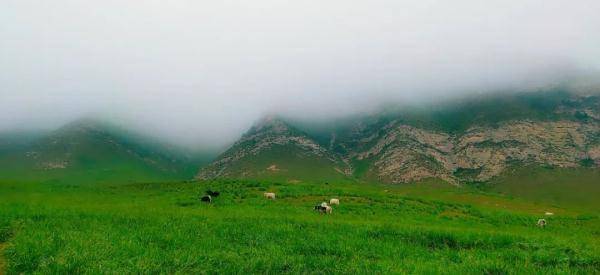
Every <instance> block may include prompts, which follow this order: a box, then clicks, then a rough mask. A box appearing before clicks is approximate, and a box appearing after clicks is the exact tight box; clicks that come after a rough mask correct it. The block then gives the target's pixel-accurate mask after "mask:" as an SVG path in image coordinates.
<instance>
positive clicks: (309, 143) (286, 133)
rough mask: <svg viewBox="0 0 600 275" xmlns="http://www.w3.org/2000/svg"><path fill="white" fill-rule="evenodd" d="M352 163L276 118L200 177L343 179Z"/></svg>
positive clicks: (258, 126)
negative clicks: (344, 160)
mask: <svg viewBox="0 0 600 275" xmlns="http://www.w3.org/2000/svg"><path fill="white" fill-rule="evenodd" d="M349 173H350V170H349V166H348V165H347V164H346V163H344V162H343V160H342V159H341V158H340V157H338V156H337V155H335V154H332V153H331V152H329V151H328V150H327V149H326V148H325V147H323V146H321V145H319V144H318V143H317V142H315V141H314V140H313V139H312V138H310V137H309V136H308V135H306V134H305V133H303V132H302V131H300V130H298V129H296V128H294V127H292V126H290V125H289V124H287V123H285V122H284V121H282V120H280V119H278V118H276V117H267V118H265V119H263V120H262V121H260V122H259V123H257V124H256V125H254V126H253V127H252V128H251V129H250V130H249V131H248V132H247V133H246V134H245V135H244V136H243V137H242V138H241V139H240V140H239V141H238V142H236V143H235V144H234V145H233V146H232V147H231V148H230V149H229V150H227V151H226V152H225V153H223V154H222V155H221V156H220V157H219V158H218V159H217V160H216V161H214V162H213V163H212V164H210V165H209V166H208V167H205V168H203V169H202V170H201V171H200V172H199V173H198V175H197V178H200V179H209V178H216V177H226V178H236V177H241V178H269V179H287V180H302V179H310V178H320V179H322V180H327V179H341V178H344V177H346V176H347V175H348V174H349Z"/></svg>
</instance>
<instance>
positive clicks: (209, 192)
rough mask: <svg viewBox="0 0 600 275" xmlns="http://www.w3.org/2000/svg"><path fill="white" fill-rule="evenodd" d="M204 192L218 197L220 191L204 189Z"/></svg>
mask: <svg viewBox="0 0 600 275" xmlns="http://www.w3.org/2000/svg"><path fill="white" fill-rule="evenodd" d="M206 194H207V195H209V196H211V197H218V196H219V195H221V193H220V192H217V191H212V190H206Z"/></svg>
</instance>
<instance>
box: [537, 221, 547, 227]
mask: <svg viewBox="0 0 600 275" xmlns="http://www.w3.org/2000/svg"><path fill="white" fill-rule="evenodd" d="M537 226H539V227H541V228H544V227H546V220H545V219H539V220H538V222H537Z"/></svg>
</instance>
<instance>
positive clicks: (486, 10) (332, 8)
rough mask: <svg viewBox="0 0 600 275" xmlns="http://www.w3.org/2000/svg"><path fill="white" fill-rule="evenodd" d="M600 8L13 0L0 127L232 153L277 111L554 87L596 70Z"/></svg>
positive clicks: (588, 4) (307, 113)
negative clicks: (113, 125)
mask: <svg viewBox="0 0 600 275" xmlns="http://www.w3.org/2000/svg"><path fill="white" fill-rule="evenodd" d="M598 10H600V2H598V1H562V0H561V1H559V0H544V1H540V0H538V1H533V0H521V1H512V0H509V1H459V2H456V1H454V2H444V1H364V2H362V3H353V2H351V1H339V0H334V1H313V0H309V1H296V2H293V3H291V2H288V1H276V0H264V1H214V2H207V1H184V0H178V1H158V0H150V1H143V2H138V1H95V2H93V3H91V2H86V1H66V0H56V1H45V2H40V1H30V0H8V1H4V2H3V5H2V9H0V41H2V42H0V72H2V73H0V110H2V111H1V112H0V114H1V117H0V129H9V128H15V127H21V128H23V127H44V128H53V127H58V126H59V125H61V124H63V123H66V122H68V121H70V120H73V119H76V118H78V117H81V116H85V115H90V114H99V115H101V116H104V117H108V118H110V119H113V120H118V121H121V122H122V123H124V124H131V125H134V127H138V128H141V129H144V130H147V131H148V132H152V133H155V134H157V135H160V136H162V137H166V138H169V139H171V140H174V141H177V142H179V143H182V144H186V145H198V144H204V145H215V146H222V145H224V144H227V143H229V142H231V141H233V140H235V139H236V138H237V137H238V136H239V135H240V134H241V133H242V132H243V131H244V130H245V129H246V128H247V127H249V125H250V124H251V123H252V122H253V121H255V120H256V119H258V118H259V117H260V116H262V115H264V114H268V113H281V114H284V115H288V116H295V117H301V118H307V119H308V118H312V119H314V118H335V117H340V116H346V115H350V114H355V113H357V112H364V111H369V110H372V109H373V108H376V107H377V106H379V105H381V104H383V103H390V102H399V103H406V102H423V101H429V100H436V99H439V98H444V97H452V96H457V95H464V94H466V93H474V92H489V91H497V90H505V89H520V88H524V87H535V86H544V85H551V84H554V83H558V82H561V81H565V80H569V79H571V78H573V77H577V76H578V75H582V74H587V75H589V74H590V73H591V74H595V73H596V72H597V71H598V70H599V69H600V47H598V45H600V35H598V33H599V32H600V19H599V17H598V16H597V11H598ZM596 75H597V74H596Z"/></svg>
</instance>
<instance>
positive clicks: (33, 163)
mask: <svg viewBox="0 0 600 275" xmlns="http://www.w3.org/2000/svg"><path fill="white" fill-rule="evenodd" d="M13 136H14V135H13ZM17 136H18V135H17ZM1 140H5V144H6V145H5V146H4V148H6V149H5V150H4V152H3V153H2V154H0V166H1V167H0V171H1V172H2V173H0V175H1V177H2V178H3V179H19V180H28V179H30V180H38V179H43V180H58V181H68V182H79V181H81V182H109V181H113V180H125V181H145V180H154V179H186V178H191V177H192V176H193V174H194V171H195V170H196V169H197V166H198V165H200V162H199V161H195V159H194V157H195V156H192V155H189V154H186V153H185V152H184V151H183V150H181V149H178V148H176V147H174V146H171V145H166V144H164V143H161V142H158V141H155V140H152V139H150V138H148V137H145V136H143V135H140V134H137V133H135V132H131V131H127V130H124V129H121V128H118V127H115V126H113V125H111V124H108V123H104V122H100V121H97V120H92V119H82V120H78V121H75V122H72V123H70V124H68V125H66V126H64V127H62V128H60V129H58V130H55V131H52V132H50V133H47V134H45V135H41V136H38V137H36V138H31V140H27V141H22V142H20V143H16V141H15V138H12V137H11V136H9V135H5V136H4V138H0V141H1ZM11 141H12V142H11Z"/></svg>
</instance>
